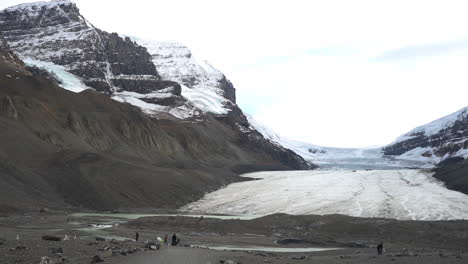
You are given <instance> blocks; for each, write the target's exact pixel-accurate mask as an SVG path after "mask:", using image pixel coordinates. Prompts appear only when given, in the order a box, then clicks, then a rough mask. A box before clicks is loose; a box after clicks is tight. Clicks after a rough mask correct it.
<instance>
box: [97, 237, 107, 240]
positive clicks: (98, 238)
mask: <svg viewBox="0 0 468 264" xmlns="http://www.w3.org/2000/svg"><path fill="white" fill-rule="evenodd" d="M96 241H106V239H105V238H103V237H96Z"/></svg>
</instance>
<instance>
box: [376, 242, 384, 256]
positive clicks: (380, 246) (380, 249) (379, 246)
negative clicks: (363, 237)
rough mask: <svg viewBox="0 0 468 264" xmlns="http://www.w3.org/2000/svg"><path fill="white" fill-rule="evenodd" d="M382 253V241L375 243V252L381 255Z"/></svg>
mask: <svg viewBox="0 0 468 264" xmlns="http://www.w3.org/2000/svg"><path fill="white" fill-rule="evenodd" d="M382 253H383V243H382V242H380V244H378V245H377V254H378V255H382Z"/></svg>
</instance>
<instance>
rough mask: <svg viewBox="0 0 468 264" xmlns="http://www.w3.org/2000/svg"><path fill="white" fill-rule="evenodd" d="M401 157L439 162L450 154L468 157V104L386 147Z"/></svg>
mask: <svg viewBox="0 0 468 264" xmlns="http://www.w3.org/2000/svg"><path fill="white" fill-rule="evenodd" d="M383 150H384V154H385V155H389V156H393V157H396V158H399V159H406V160H418V161H424V162H430V163H433V164H436V163H439V162H441V161H442V160H445V159H447V158H450V157H463V158H467V157H468V107H465V108H462V109H460V110H458V111H456V112H455V113H452V114H450V115H447V116H444V117H442V118H440V119H437V120H435V121H433V122H430V123H428V124H425V125H422V126H419V127H417V128H415V129H413V130H411V131H410V132H408V133H406V134H404V135H402V136H400V137H398V138H397V139H396V140H395V141H394V142H392V143H391V144H389V145H388V146H385V147H384V148H383Z"/></svg>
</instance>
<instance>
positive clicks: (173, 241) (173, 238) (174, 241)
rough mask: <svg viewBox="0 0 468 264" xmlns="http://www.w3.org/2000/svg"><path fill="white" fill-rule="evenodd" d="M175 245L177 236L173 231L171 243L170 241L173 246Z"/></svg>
mask: <svg viewBox="0 0 468 264" xmlns="http://www.w3.org/2000/svg"><path fill="white" fill-rule="evenodd" d="M175 245H177V236H176V234H175V233H174V235H172V243H171V246H175Z"/></svg>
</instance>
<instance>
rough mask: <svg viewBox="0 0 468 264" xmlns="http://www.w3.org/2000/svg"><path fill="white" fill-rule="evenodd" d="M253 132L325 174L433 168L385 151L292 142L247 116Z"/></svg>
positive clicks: (423, 161) (426, 163) (415, 159)
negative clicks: (293, 153) (335, 171)
mask: <svg viewBox="0 0 468 264" xmlns="http://www.w3.org/2000/svg"><path fill="white" fill-rule="evenodd" d="M246 116H247V118H248V120H249V123H250V124H251V129H256V130H257V131H258V132H260V133H261V134H262V135H263V136H264V137H265V138H266V139H268V140H270V141H271V142H272V143H273V144H276V145H277V146H282V147H285V148H288V149H291V150H292V151H294V152H295V153H296V154H298V155H300V156H301V157H303V158H304V159H306V160H307V161H310V162H312V163H314V164H317V165H319V169H324V170H362V169H380V170H394V169H405V168H431V167H433V162H432V160H429V161H428V160H422V159H420V158H413V157H411V156H400V157H390V156H385V155H384V153H383V150H382V148H334V147H325V146H319V145H315V144H310V143H307V142H301V141H297V140H292V139H289V138H287V137H284V136H281V135H279V134H277V133H276V132H274V131H273V130H272V129H270V128H269V127H268V126H267V125H265V124H263V123H262V122H260V121H258V120H257V119H255V118H254V117H253V116H251V115H248V114H246Z"/></svg>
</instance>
